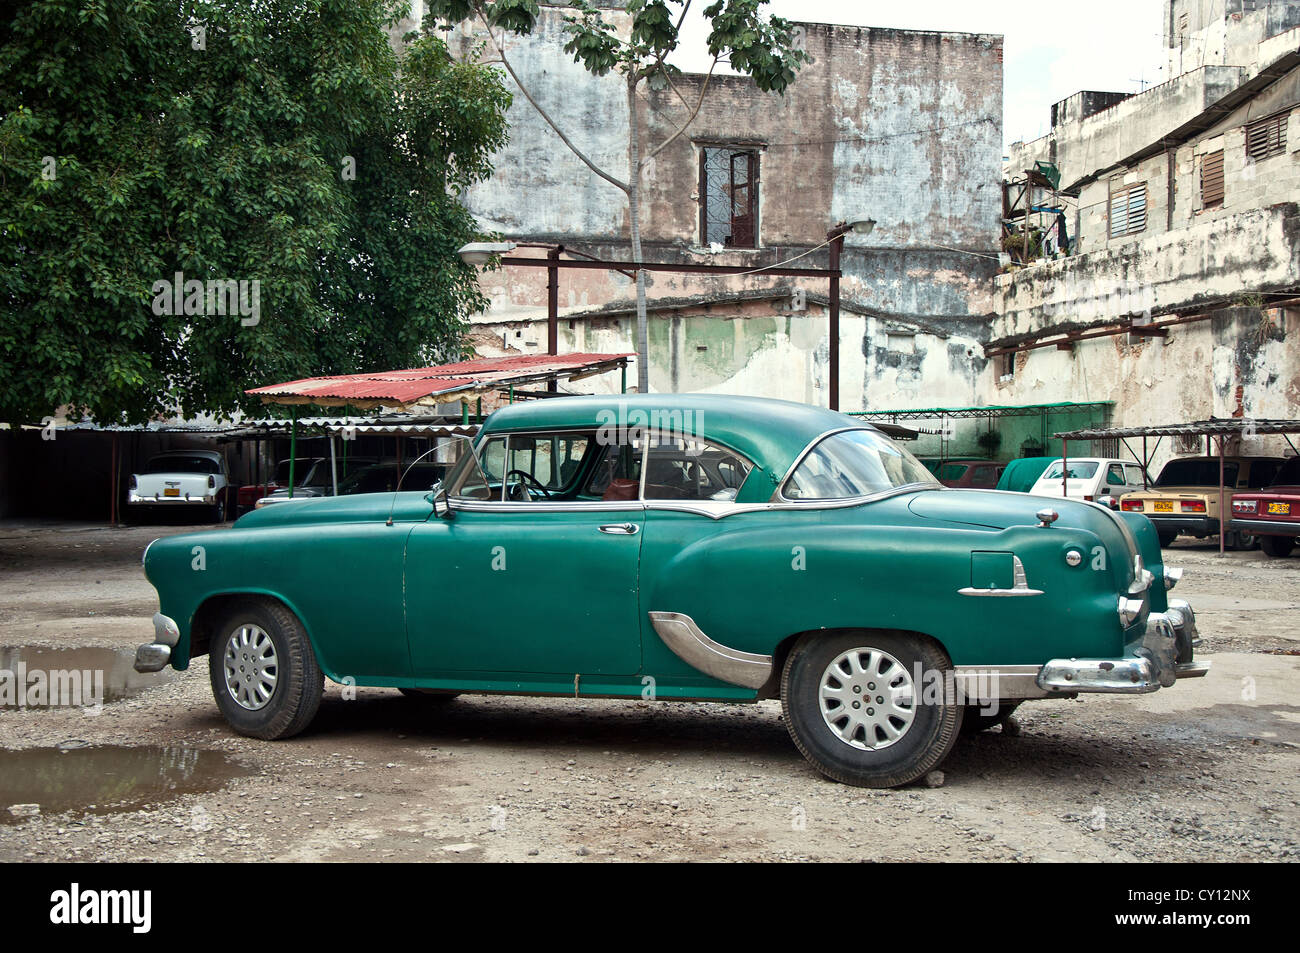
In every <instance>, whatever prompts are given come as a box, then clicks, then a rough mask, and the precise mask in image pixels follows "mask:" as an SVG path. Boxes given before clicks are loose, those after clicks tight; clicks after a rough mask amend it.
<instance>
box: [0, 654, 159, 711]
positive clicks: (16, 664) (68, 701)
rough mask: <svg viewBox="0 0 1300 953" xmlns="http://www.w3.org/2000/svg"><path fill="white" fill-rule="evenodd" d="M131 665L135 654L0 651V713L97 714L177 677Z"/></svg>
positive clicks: (133, 662)
mask: <svg viewBox="0 0 1300 953" xmlns="http://www.w3.org/2000/svg"><path fill="white" fill-rule="evenodd" d="M134 664H135V650H134V649H114V648H94V647H80V648H67V649H61V648H41V647H37V646H0V709H7V710H12V709H18V708H96V707H98V706H101V705H107V704H111V703H112V702H116V701H121V700H122V699H124V698H131V697H132V696H134V695H139V694H140V693H141V692H144V691H148V690H149V689H150V688H156V687H157V686H159V685H163V684H165V683H167V682H169V681H171V680H172V679H173V678H175V677H176V672H175V671H174V670H172V669H170V668H165V669H163V670H162V671H161V672H150V673H141V672H137V671H136V670H135V667H134Z"/></svg>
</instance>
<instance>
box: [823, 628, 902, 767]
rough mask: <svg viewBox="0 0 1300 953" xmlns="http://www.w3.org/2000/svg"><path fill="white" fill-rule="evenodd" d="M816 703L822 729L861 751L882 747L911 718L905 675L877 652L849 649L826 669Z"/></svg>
mask: <svg viewBox="0 0 1300 953" xmlns="http://www.w3.org/2000/svg"><path fill="white" fill-rule="evenodd" d="M818 704H819V706H820V708H821V713H822V718H823V719H824V720H825V721H826V727H827V728H829V729H830V730H831V731H832V732H833V733H834V734H835V736H836V737H837V738H839V739H840V740H841V741H843V742H844V743H845V744H848V745H852V746H853V747H855V748H858V749H860V750H862V751H879V750H880V749H881V748H888V747H889V746H890V745H892V744H893V743H894V742H896V741H897V740H898V739H899V738H902V737H903V735H905V734H907V730H908V729H909V728H911V727H912V721H913V719H914V718H915V717H916V693H915V685H914V683H913V681H912V676H911V673H909V672H908V671H907V669H906V668H905V667H904V666H903V664H902V663H901V662H900V661H898V659H896V658H894V657H893V656H892V655H890V654H889V653H888V652H882V651H881V650H880V649H870V648H860V649H849V651H847V652H845V653H844V654H842V655H841V656H840V657H839V658H837V659H835V661H833V662H831V664H830V665H827V666H826V671H825V672H823V673H822V679H821V689H820V691H819V692H818Z"/></svg>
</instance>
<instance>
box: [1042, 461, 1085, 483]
mask: <svg viewBox="0 0 1300 953" xmlns="http://www.w3.org/2000/svg"><path fill="white" fill-rule="evenodd" d="M1099 466H1100V464H1099V463H1097V461H1095V460H1071V461H1070V475H1069V476H1068V477H1066V479H1068V480H1087V479H1090V478H1092V477H1095V476H1096V475H1097V467H1099ZM1062 471H1063V468H1062V466H1061V461H1060V460H1057V461H1056V462H1055V463H1053V464H1051V465H1049V466H1048V468H1047V470H1046V472H1045V473H1044V474H1043V475H1042V476H1040V477H1039V478H1038V479H1040V480H1059V479H1061V476H1062Z"/></svg>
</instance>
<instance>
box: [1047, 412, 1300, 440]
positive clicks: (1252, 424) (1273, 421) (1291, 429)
mask: <svg viewBox="0 0 1300 953" xmlns="http://www.w3.org/2000/svg"><path fill="white" fill-rule="evenodd" d="M1243 433H1244V434H1246V435H1248V436H1252V435H1259V434H1294V433H1300V420H1294V419H1292V420H1288V419H1279V418H1268V419H1261V418H1252V417H1211V418H1210V419H1209V420H1197V421H1193V422H1191V423H1183V424H1164V425H1160V426H1150V427H1107V428H1104V429H1089V430H1068V431H1065V432H1063V433H1058V434H1053V436H1055V437H1056V438H1057V439H1060V440H1111V439H1114V438H1116V437H1120V438H1123V437H1235V436H1238V435H1240V434H1243Z"/></svg>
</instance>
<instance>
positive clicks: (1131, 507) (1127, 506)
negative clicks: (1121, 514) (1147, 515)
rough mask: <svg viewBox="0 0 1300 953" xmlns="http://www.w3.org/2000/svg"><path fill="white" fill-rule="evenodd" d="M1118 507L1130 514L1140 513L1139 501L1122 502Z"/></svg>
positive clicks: (1140, 503) (1140, 502) (1140, 504)
mask: <svg viewBox="0 0 1300 953" xmlns="http://www.w3.org/2000/svg"><path fill="white" fill-rule="evenodd" d="M1119 505H1120V509H1123V510H1127V511H1128V512H1130V513H1141V512H1142V501H1141V500H1123V501H1122V502H1121V503H1120V504H1119Z"/></svg>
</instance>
